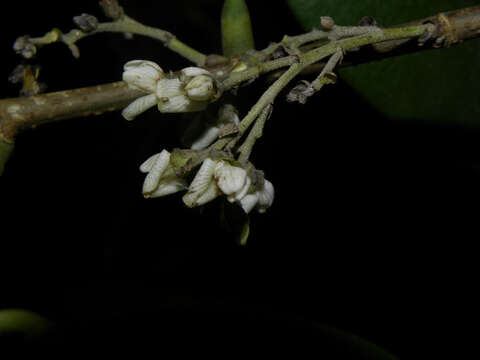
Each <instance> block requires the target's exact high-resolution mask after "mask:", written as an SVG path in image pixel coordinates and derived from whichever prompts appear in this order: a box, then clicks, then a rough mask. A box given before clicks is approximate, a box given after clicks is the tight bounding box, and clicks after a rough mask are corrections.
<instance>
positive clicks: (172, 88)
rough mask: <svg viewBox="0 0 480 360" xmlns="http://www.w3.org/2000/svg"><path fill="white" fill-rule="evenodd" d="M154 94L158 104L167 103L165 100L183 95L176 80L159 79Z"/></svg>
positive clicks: (180, 85) (179, 82)
mask: <svg viewBox="0 0 480 360" xmlns="http://www.w3.org/2000/svg"><path fill="white" fill-rule="evenodd" d="M156 94H157V98H158V100H159V102H161V101H167V99H169V98H172V97H175V96H179V95H184V93H183V84H182V83H181V81H180V80H179V79H177V78H173V79H160V80H159V81H158V83H157V88H156Z"/></svg>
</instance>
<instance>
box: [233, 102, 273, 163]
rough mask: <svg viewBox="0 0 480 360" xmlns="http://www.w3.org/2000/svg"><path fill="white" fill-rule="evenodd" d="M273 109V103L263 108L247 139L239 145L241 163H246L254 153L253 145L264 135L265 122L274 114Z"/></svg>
mask: <svg viewBox="0 0 480 360" xmlns="http://www.w3.org/2000/svg"><path fill="white" fill-rule="evenodd" d="M272 109H273V107H272V105H268V106H266V107H265V108H264V109H263V110H262V113H261V114H260V115H259V116H258V118H257V120H256V121H255V125H253V127H252V130H251V131H250V133H249V134H248V136H247V139H246V140H245V142H244V143H243V144H242V146H240V147H239V149H238V151H239V153H240V156H239V157H238V161H239V162H240V163H241V164H243V165H246V163H247V161H248V159H249V157H250V154H251V153H252V150H253V146H254V145H255V143H256V142H257V140H258V139H260V138H261V137H262V135H263V128H264V127H265V122H266V121H267V120H268V118H269V117H270V115H271V114H272Z"/></svg>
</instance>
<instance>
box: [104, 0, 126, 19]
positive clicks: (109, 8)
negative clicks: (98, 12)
mask: <svg viewBox="0 0 480 360" xmlns="http://www.w3.org/2000/svg"><path fill="white" fill-rule="evenodd" d="M100 6H101V7H102V9H103V12H104V13H105V15H106V16H108V17H109V18H112V19H113V20H118V19H120V18H121V17H122V16H123V8H122V7H121V6H120V4H119V3H118V1H117V0H100Z"/></svg>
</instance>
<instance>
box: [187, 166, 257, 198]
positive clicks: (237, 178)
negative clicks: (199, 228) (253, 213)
mask: <svg viewBox="0 0 480 360" xmlns="http://www.w3.org/2000/svg"><path fill="white" fill-rule="evenodd" d="M250 184H251V181H250V179H249V178H248V176H247V172H246V171H245V169H243V168H241V167H238V166H233V165H230V164H229V163H228V162H227V161H224V160H212V159H210V158H207V159H205V160H204V161H203V163H202V166H201V167H200V169H199V170H198V172H197V174H196V176H195V178H194V179H193V181H192V183H191V184H190V187H189V189H188V192H187V193H186V194H185V196H184V197H183V201H184V202H185V204H186V205H187V206H188V207H195V206H199V205H203V204H205V203H207V202H209V201H211V200H213V199H215V198H216V197H217V196H219V195H227V199H228V200H229V201H231V202H233V201H236V200H238V199H237V197H238V195H239V194H242V196H244V194H246V192H247V191H248V188H249V187H250Z"/></svg>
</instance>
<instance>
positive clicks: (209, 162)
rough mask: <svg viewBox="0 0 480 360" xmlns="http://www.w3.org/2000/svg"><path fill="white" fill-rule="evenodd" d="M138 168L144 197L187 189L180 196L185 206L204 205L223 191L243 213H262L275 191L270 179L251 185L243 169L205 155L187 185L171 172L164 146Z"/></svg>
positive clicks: (271, 201) (171, 168)
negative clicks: (141, 175) (142, 181)
mask: <svg viewBox="0 0 480 360" xmlns="http://www.w3.org/2000/svg"><path fill="white" fill-rule="evenodd" d="M140 171H142V172H144V173H148V174H147V177H146V178H145V182H144V184H143V195H144V196H145V197H160V196H164V195H168V194H173V193H175V192H177V191H181V190H185V189H188V191H187V193H186V194H185V195H184V196H183V201H184V203H185V204H186V205H187V206H188V207H195V206H200V205H204V204H206V203H207V202H209V201H212V200H213V199H215V198H216V197H218V196H221V195H225V196H226V197H227V200H228V201H230V202H232V203H233V202H238V204H239V205H240V206H241V207H242V209H243V210H244V211H245V212H246V213H249V212H250V211H252V210H253V209H254V208H256V209H257V210H258V211H259V212H261V213H263V212H265V211H266V209H267V208H269V207H270V206H271V205H272V203H273V198H274V194H275V193H274V188H273V185H272V183H271V182H269V181H268V180H265V179H263V181H262V184H261V186H252V180H251V178H250V177H249V176H248V174H247V171H246V170H245V169H243V168H242V167H239V166H234V165H231V164H230V163H229V162H228V161H226V160H213V159H211V158H207V159H205V160H204V161H203V163H202V165H201V166H200V169H199V170H198V172H197V174H196V175H195V177H194V179H193V180H192V182H191V183H190V186H187V183H186V181H185V180H184V179H183V178H181V177H178V176H177V175H176V174H175V171H174V169H173V167H172V166H171V164H170V153H169V152H168V151H166V150H163V151H162V152H161V153H159V154H155V155H153V156H151V157H150V158H149V159H147V160H146V161H145V162H144V163H143V164H142V165H141V166H140Z"/></svg>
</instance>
